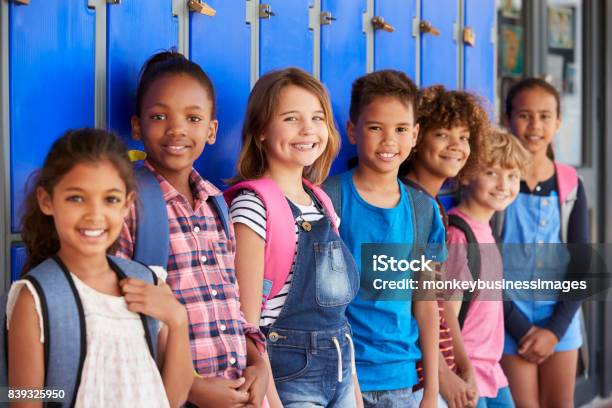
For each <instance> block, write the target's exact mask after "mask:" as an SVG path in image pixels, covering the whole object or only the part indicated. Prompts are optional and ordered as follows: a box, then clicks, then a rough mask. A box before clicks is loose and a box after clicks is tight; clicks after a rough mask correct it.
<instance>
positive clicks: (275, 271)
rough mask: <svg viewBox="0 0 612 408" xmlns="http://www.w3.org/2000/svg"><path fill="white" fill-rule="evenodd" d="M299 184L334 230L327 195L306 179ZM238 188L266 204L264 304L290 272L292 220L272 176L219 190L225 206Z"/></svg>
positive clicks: (293, 221) (333, 216)
mask: <svg viewBox="0 0 612 408" xmlns="http://www.w3.org/2000/svg"><path fill="white" fill-rule="evenodd" d="M303 183H304V185H305V186H306V187H307V188H309V189H310V190H311V191H312V192H313V193H314V194H315V196H316V197H317V199H318V200H319V201H320V202H321V204H322V205H323V207H324V209H325V212H326V215H327V216H328V217H330V218H331V221H332V225H333V227H334V230H335V231H336V233H337V232H338V226H337V225H336V219H335V214H336V213H335V212H334V207H333V205H332V203H331V200H330V199H329V197H328V196H327V194H325V192H324V191H323V190H322V189H321V188H320V187H317V186H314V185H313V184H312V183H310V182H309V181H308V180H306V179H303ZM241 190H251V191H253V192H255V193H257V195H258V196H259V198H260V199H261V200H262V201H263V203H264V206H265V207H266V246H265V254H264V283H263V299H262V305H264V304H265V303H266V301H267V300H268V299H269V298H271V297H274V296H275V295H276V294H278V292H279V291H280V290H281V289H282V287H283V285H284V284H285V281H286V280H287V277H288V276H289V272H290V271H291V266H292V265H293V257H294V254H295V249H296V242H295V219H294V218H293V213H292V212H291V207H289V203H288V202H287V199H286V198H285V195H284V194H283V192H282V191H281V189H280V188H279V187H278V185H276V183H275V182H274V181H273V180H272V179H270V178H262V179H257V180H246V181H241V182H240V183H238V184H235V185H233V186H232V187H230V188H229V189H227V190H226V191H225V192H224V193H223V195H224V196H225V201H227V204H228V205H231V203H232V200H233V199H234V198H235V197H236V196H237V195H238V193H239V192H240V191H241Z"/></svg>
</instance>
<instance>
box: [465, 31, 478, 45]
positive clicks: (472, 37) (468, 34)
mask: <svg viewBox="0 0 612 408" xmlns="http://www.w3.org/2000/svg"><path fill="white" fill-rule="evenodd" d="M463 43H464V44H467V45H469V46H470V47H474V46H475V45H476V33H475V32H474V29H473V28H472V27H464V28H463Z"/></svg>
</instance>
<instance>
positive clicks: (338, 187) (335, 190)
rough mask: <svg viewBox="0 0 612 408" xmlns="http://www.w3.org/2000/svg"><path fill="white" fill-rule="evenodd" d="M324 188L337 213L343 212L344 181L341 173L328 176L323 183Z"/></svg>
mask: <svg viewBox="0 0 612 408" xmlns="http://www.w3.org/2000/svg"><path fill="white" fill-rule="evenodd" d="M323 190H325V192H326V193H327V196H328V197H329V199H330V200H331V203H332V206H333V207H334V209H335V210H336V213H337V214H341V213H342V183H341V179H340V175H339V174H338V175H335V176H331V177H328V178H327V180H325V182H324V183H323Z"/></svg>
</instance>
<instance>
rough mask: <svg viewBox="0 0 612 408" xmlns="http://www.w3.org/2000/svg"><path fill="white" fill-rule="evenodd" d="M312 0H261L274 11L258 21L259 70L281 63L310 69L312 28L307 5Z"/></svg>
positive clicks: (278, 66) (271, 67)
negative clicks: (309, 23)
mask: <svg viewBox="0 0 612 408" xmlns="http://www.w3.org/2000/svg"><path fill="white" fill-rule="evenodd" d="M312 3H313V1H312V0H262V1H261V2H260V7H262V6H265V5H269V6H270V10H271V11H272V12H273V13H274V15H273V16H270V17H268V18H261V19H260V22H259V30H260V31H259V32H260V39H259V53H260V54H259V55H260V63H259V64H260V65H259V67H260V68H259V72H260V74H265V73H266V72H268V71H271V70H273V69H277V68H283V67H298V68H302V69H303V70H305V71H307V72H312V53H313V51H312V45H313V44H312V42H313V38H312V32H311V31H310V30H309V28H308V9H309V7H310V6H312Z"/></svg>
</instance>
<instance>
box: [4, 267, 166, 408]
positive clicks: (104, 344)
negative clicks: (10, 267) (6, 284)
mask: <svg viewBox="0 0 612 408" xmlns="http://www.w3.org/2000/svg"><path fill="white" fill-rule="evenodd" d="M156 269H157V268H156ZM155 272H156V273H157V274H158V275H161V273H159V271H158V270H156V271H155ZM163 273H164V274H165V271H163ZM160 278H161V277H160ZM72 279H73V280H74V283H75V286H76V288H77V291H78V292H79V296H80V297H81V302H82V303H83V310H84V312H85V325H86V329H87V354H86V355H85V362H84V365H83V372H82V374H81V384H80V386H79V390H78V394H77V400H76V405H75V406H76V407H164V408H165V407H168V406H169V403H168V397H167V396H166V391H165V389H164V384H163V381H162V378H161V375H160V373H159V369H158V368H157V364H156V362H155V360H154V359H153V357H152V356H151V353H150V352H149V347H148V345H147V341H146V338H145V332H144V328H143V325H142V321H141V319H140V316H139V315H138V314H136V313H133V312H130V311H129V310H128V309H127V304H126V302H125V299H124V298H123V297H118V296H111V295H106V294H104V293H100V292H98V291H96V290H94V289H92V288H90V287H89V286H87V285H86V284H85V283H84V282H82V281H81V280H80V279H79V278H77V277H76V276H75V275H72ZM24 285H25V286H26V287H27V288H28V289H29V291H30V293H31V294H32V296H33V297H34V301H35V304H36V311H37V313H38V318H39V322H40V327H41V331H40V332H41V338H40V341H41V343H44V341H45V340H44V336H43V330H42V314H41V312H40V300H39V299H38V295H37V293H36V291H35V290H34V288H33V287H32V285H31V284H30V282H29V281H27V280H18V281H16V282H15V283H14V284H13V286H12V287H11V289H10V292H9V298H8V302H7V327H8V322H9V321H10V318H11V315H12V314H13V309H14V306H15V302H16V301H17V297H18V295H19V292H20V290H21V288H23V287H24ZM9 329H10V327H9ZM160 329H161V323H160ZM157 334H158V333H157Z"/></svg>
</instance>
